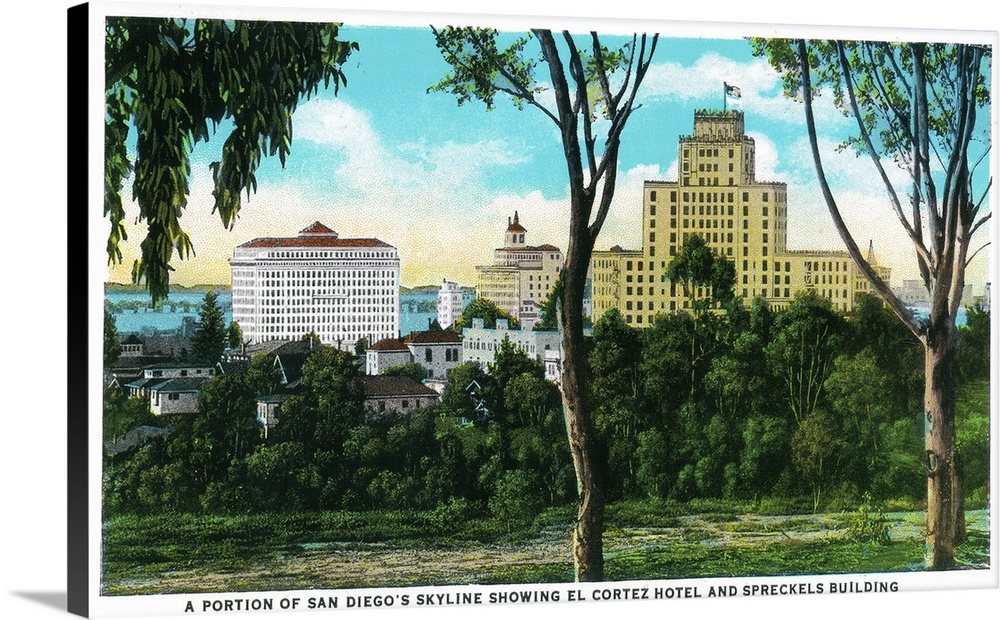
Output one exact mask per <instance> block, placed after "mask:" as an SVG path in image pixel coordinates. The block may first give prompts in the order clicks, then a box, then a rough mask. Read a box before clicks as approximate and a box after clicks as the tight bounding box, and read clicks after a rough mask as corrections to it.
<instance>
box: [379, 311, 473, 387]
mask: <svg viewBox="0 0 1000 620" xmlns="http://www.w3.org/2000/svg"><path fill="white" fill-rule="evenodd" d="M411 363H416V364H420V365H421V366H423V367H424V370H425V371H426V373H427V375H426V378H425V379H424V383H425V384H426V385H429V386H431V387H432V388H434V389H436V390H438V392H443V391H444V386H445V384H446V383H447V382H448V371H449V370H451V369H452V368H454V367H455V366H458V365H459V364H461V363H462V337H461V336H459V335H458V334H456V333H455V332H453V331H451V330H447V329H440V328H439V327H437V326H436V325H432V327H431V329H428V330H426V331H421V332H413V333H411V334H409V335H408V336H406V337H405V338H389V339H385V340H380V341H379V342H376V343H375V344H374V345H372V346H370V347H368V350H367V351H366V352H365V374H367V375H369V376H377V375H381V374H382V373H384V372H385V370H386V369H387V368H390V367H392V366H399V365H400V364H411Z"/></svg>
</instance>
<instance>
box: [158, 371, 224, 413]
mask: <svg viewBox="0 0 1000 620" xmlns="http://www.w3.org/2000/svg"><path fill="white" fill-rule="evenodd" d="M211 380H212V378H211V377H209V376H202V377H174V378H170V379H166V380H161V381H160V382H158V383H155V384H153V385H149V386H147V390H148V391H149V408H150V409H151V410H152V412H153V414H154V415H171V414H177V413H197V412H198V396H199V395H200V394H201V390H202V388H204V387H205V384H206V383H208V382H209V381H211Z"/></svg>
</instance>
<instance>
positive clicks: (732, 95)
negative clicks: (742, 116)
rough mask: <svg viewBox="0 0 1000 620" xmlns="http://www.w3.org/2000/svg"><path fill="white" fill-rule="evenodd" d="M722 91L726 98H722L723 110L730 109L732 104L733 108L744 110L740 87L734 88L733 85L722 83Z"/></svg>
mask: <svg viewBox="0 0 1000 620" xmlns="http://www.w3.org/2000/svg"><path fill="white" fill-rule="evenodd" d="M722 90H723V93H724V96H723V98H722V108H723V109H728V108H729V105H730V104H732V105H733V107H735V108H739V109H740V110H742V109H743V94H742V93H740V87H739V86H733V85H732V84H727V83H725V82H723V83H722Z"/></svg>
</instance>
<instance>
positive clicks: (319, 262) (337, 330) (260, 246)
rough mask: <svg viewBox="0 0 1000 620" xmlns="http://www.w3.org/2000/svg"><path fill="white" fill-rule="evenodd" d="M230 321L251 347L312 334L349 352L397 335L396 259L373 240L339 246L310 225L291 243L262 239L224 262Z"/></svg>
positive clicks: (286, 239) (329, 234)
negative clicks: (230, 303) (229, 289)
mask: <svg viewBox="0 0 1000 620" xmlns="http://www.w3.org/2000/svg"><path fill="white" fill-rule="evenodd" d="M230 265H231V267H232V277H233V320H234V321H236V322H237V323H238V324H239V326H240V329H241V330H242V331H243V339H244V340H245V341H249V342H250V343H252V344H253V343H260V342H265V341H268V340H294V339H298V338H301V337H302V336H304V335H306V334H309V333H310V332H312V333H315V334H317V335H318V336H319V338H320V340H321V341H322V342H323V343H324V344H328V345H332V346H335V347H338V348H341V349H353V348H354V346H355V344H356V343H357V342H358V341H359V340H361V339H362V338H365V339H367V341H368V342H369V343H374V342H378V341H379V340H383V339H385V338H395V337H396V336H398V334H399V255H398V254H397V253H396V248H394V247H393V246H391V245H389V244H388V243H385V242H384V241H380V240H378V239H342V238H341V237H340V236H339V235H338V234H337V233H336V232H334V231H333V230H331V229H329V228H327V227H326V226H324V225H323V224H321V223H319V222H316V223H314V224H313V225H312V226H309V227H308V228H306V229H304V230H302V231H301V232H300V233H299V235H298V236H297V237H263V238H258V239H253V240H252V241H248V242H247V243H244V244H243V245H240V246H238V247H237V248H236V249H235V251H234V252H233V258H232V259H230Z"/></svg>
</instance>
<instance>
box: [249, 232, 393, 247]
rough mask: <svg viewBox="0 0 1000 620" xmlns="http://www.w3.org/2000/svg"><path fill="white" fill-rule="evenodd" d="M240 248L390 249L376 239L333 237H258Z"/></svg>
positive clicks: (386, 244) (383, 242)
mask: <svg viewBox="0 0 1000 620" xmlns="http://www.w3.org/2000/svg"><path fill="white" fill-rule="evenodd" d="M239 247H241V248H391V247H392V246H391V245H389V244H388V243H386V242H385V241H380V240H378V239H340V238H337V237H334V236H326V235H316V236H312V237H306V236H299V237H258V238H257V239H251V240H250V241H247V242H246V243H244V244H243V245H241V246H239Z"/></svg>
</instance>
